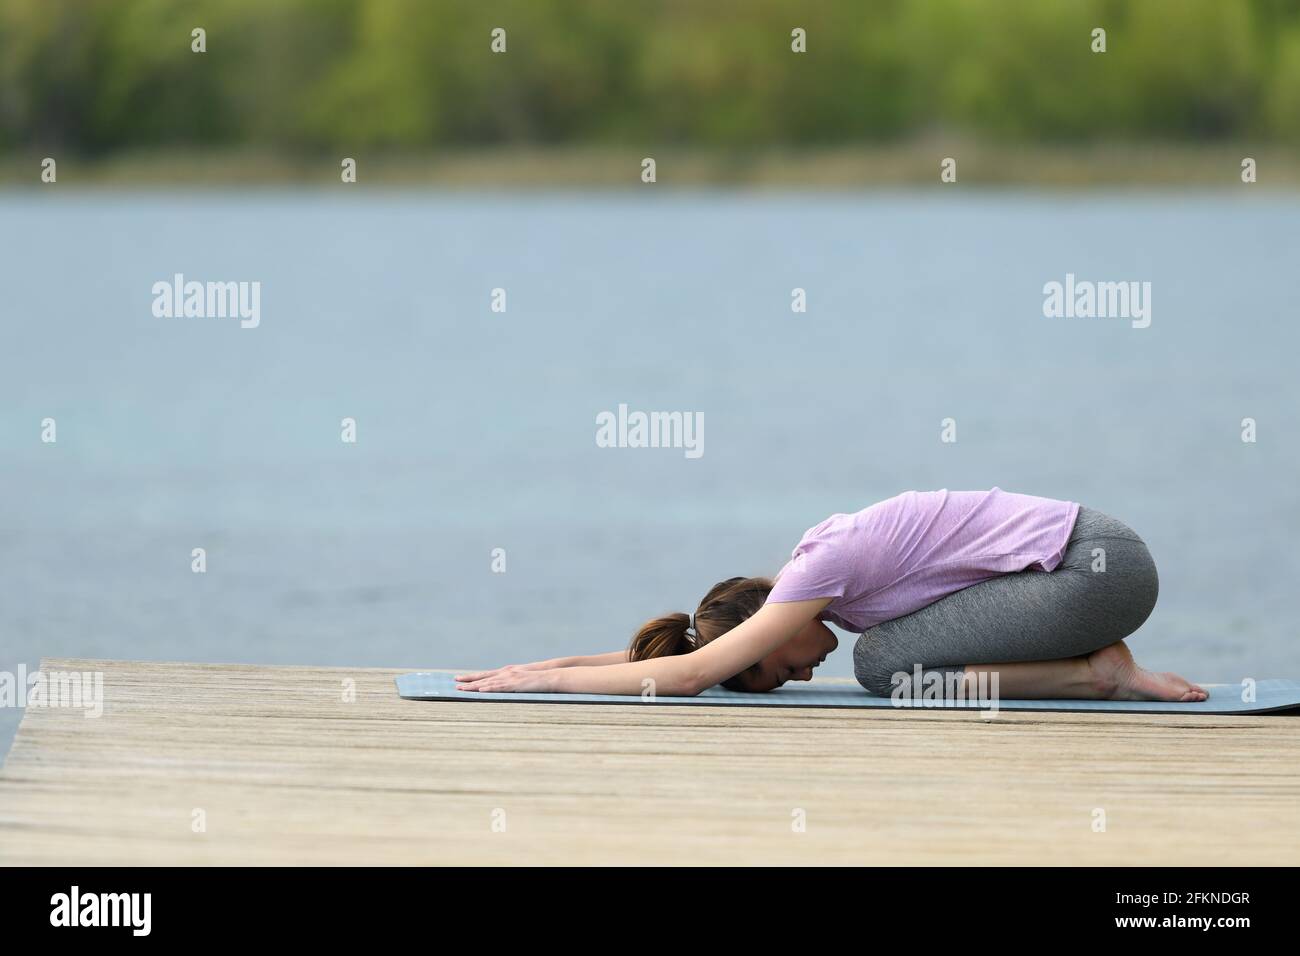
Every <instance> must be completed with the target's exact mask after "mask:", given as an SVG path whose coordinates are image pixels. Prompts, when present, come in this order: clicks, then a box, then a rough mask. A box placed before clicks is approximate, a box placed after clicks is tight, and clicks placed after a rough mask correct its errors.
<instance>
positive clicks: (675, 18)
mask: <svg viewBox="0 0 1300 956" xmlns="http://www.w3.org/2000/svg"><path fill="white" fill-rule="evenodd" d="M195 27H203V28H204V29H205V30H206V31H207V52H206V53H194V52H191V49H190V31H191V30H193V29H194V28H195ZM494 27H503V28H505V29H506V31H507V36H508V41H507V42H508V50H507V52H506V53H505V54H494V53H492V52H491V51H490V49H489V42H490V32H491V30H492V29H493V28H494ZM795 27H802V28H803V29H805V30H806V31H807V38H808V39H807V42H808V52H807V53H806V54H796V53H793V52H791V49H790V42H791V30H792V29H793V28H795ZM1096 27H1102V28H1104V29H1105V30H1106V33H1107V52H1105V53H1094V52H1093V51H1092V49H1091V44H1092V37H1091V33H1092V30H1093V29H1094V28H1096ZM1297 91H1300V2H1296V0H1131V2H1125V0H873V2H866V0H820V2H810V3H793V2H789V0H711V2H707V3H704V2H698V0H643V2H638V3H628V2H623V0H548V2H541V0H493V2H490V3H489V2H485V0H5V2H4V3H3V5H0V144H3V145H5V146H7V147H9V148H37V147H54V146H61V147H66V148H73V149H78V150H81V151H84V152H87V153H105V152H111V151H116V150H123V149H143V148H153V147H159V146H199V147H201V146H206V145H213V144H217V145H233V146H244V145H251V146H256V147H265V148H270V149H287V150H297V149H303V150H310V149H320V148H336V149H345V150H346V149H355V148H363V147H387V148H394V149H428V148H439V147H444V148H445V147H456V146H475V145H483V144H493V143H551V142H565V143H597V144H627V145H637V146H640V145H643V144H647V143H656V144H659V143H689V144H698V145H713V146H728V147H729V146H749V145H756V144H758V145H781V146H797V145H825V144H835V143H854V142H862V141H870V140H877V141H878V140H892V139H898V138H902V137H906V136H912V135H917V134H924V133H926V132H928V131H930V130H933V129H947V130H954V131H958V132H963V133H970V134H974V135H982V136H990V137H998V138H1001V139H1004V140H1010V141H1013V142H1014V141H1018V140H1038V141H1087V140H1099V139H1117V138H1124V139H1134V138H1136V139H1144V138H1150V139H1184V140H1211V139H1222V138H1225V137H1229V136H1236V135H1249V136H1252V137H1262V138H1266V139H1276V140H1288V139H1300V92H1297Z"/></svg>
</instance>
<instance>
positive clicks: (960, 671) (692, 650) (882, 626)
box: [456, 488, 1208, 702]
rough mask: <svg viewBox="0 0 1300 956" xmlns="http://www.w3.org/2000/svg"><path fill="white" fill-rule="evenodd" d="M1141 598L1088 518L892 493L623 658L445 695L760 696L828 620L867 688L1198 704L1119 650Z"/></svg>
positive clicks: (1110, 525) (519, 671)
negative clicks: (770, 575)
mask: <svg viewBox="0 0 1300 956" xmlns="http://www.w3.org/2000/svg"><path fill="white" fill-rule="evenodd" d="M1158 590H1159V581H1158V579H1157V577H1156V569H1155V564H1154V563H1153V562H1152V560H1151V555H1150V554H1149V553H1148V552H1147V548H1146V545H1145V544H1143V543H1142V539H1141V538H1139V537H1138V536H1137V535H1136V534H1135V533H1134V532H1133V531H1132V530H1131V529H1130V528H1128V527H1127V526H1126V525H1124V524H1122V523H1120V522H1119V521H1116V520H1115V519H1114V518H1110V517H1108V516H1106V515H1104V514H1101V513H1100V512H1097V511H1093V510H1091V509H1089V508H1084V507H1081V506H1080V505H1078V504H1077V503H1074V502H1069V501H1057V500H1054V499H1051V498H1038V497H1034V496H1031V495H1019V494H1011V493H1008V492H1004V491H1002V490H1001V489H999V488H993V489H992V490H990V491H952V492H950V491H946V490H944V491H932V492H916V491H909V492H905V493H904V494H901V495H898V496H896V497H894V498H890V499H888V500H886V501H882V502H879V503H878V504H874V505H872V506H871V507H869V508H865V509H863V510H862V511H859V512H857V513H855V514H835V515H831V516H830V517H829V518H827V519H826V520H825V521H823V522H821V523H820V524H818V525H815V526H814V527H812V528H809V529H808V531H807V532H806V533H805V534H804V536H803V538H802V540H800V542H799V544H798V546H797V547H796V548H795V549H794V552H793V554H792V556H791V559H790V561H789V562H788V563H787V564H786V565H785V567H784V568H782V570H781V573H780V574H779V575H777V578H776V580H775V581H771V580H768V579H767V578H730V579H728V580H726V581H723V582H721V583H719V584H716V585H714V587H713V588H712V590H710V591H709V593H708V594H706V595H705V596H704V600H702V601H701V602H700V605H699V607H698V608H697V609H696V611H695V614H694V616H693V617H692V616H689V615H686V614H669V615H666V616H664V617H660V618H656V619H654V620H652V621H649V622H648V623H646V624H645V625H644V626H643V627H642V628H641V629H640V631H638V632H637V634H636V636H635V637H634V638H633V639H632V643H631V646H630V647H629V648H628V649H627V650H626V651H615V652H612V653H610V654H599V655H595V656H591V657H568V658H557V659H554V660H547V661H540V662H538V663H535V664H525V665H522V666H518V665H512V666H508V667H502V668H497V669H495V670H489V671H480V672H477V673H472V674H461V675H457V678H456V680H457V688H458V689H460V690H468V691H495V692H500V691H544V692H554V693H575V694H628V695H639V694H641V693H643V692H644V691H645V690H646V689H647V688H648V687H650V686H653V692H654V693H656V694H664V695H668V696H693V695H695V694H698V693H700V692H701V691H703V690H705V689H707V688H709V687H712V686H714V685H716V684H722V685H723V686H725V687H727V688H730V689H732V690H741V691H768V690H772V689H774V688H776V687H780V686H781V685H782V684H784V683H785V682H786V681H790V680H811V679H812V672H813V670H814V669H815V668H816V667H817V666H818V665H819V664H820V663H822V662H823V661H824V660H825V659H826V655H828V654H829V653H830V652H831V651H833V650H835V648H836V647H837V646H838V645H839V641H838V640H836V638H835V635H834V634H832V633H831V630H830V628H828V627H827V626H826V625H825V624H824V623H823V622H824V621H830V622H831V623H832V624H835V625H836V626H838V627H841V628H844V629H845V630H849V631H855V632H858V633H860V634H861V636H860V637H859V638H858V641H857V644H856V645H855V647H854V650H853V664H854V673H855V675H856V676H857V678H858V681H859V683H861V684H862V686H863V687H864V688H866V690H867V691H869V692H870V693H872V694H879V695H890V694H895V695H898V694H902V693H903V692H905V691H906V690H907V689H908V688H913V687H919V686H922V685H925V686H928V687H931V688H934V687H942V688H944V693H943V694H942V695H941V696H957V695H962V696H969V697H975V696H976V692H975V691H976V688H980V689H983V688H984V687H986V686H988V685H989V684H990V682H991V681H992V680H994V679H995V680H996V684H992V686H995V687H996V688H997V693H998V695H999V696H1001V697H1004V698H1008V699H1016V698H1019V699H1029V698H1052V699H1060V698H1077V699H1108V698H1109V699H1117V700H1118V699H1123V700H1166V701H1189V702H1190V701H1200V700H1205V699H1206V697H1207V696H1208V695H1207V693H1206V691H1205V690H1204V689H1203V688H1201V687H1198V686H1197V685H1195V684H1192V683H1190V682H1188V681H1186V680H1184V679H1183V678H1182V677H1179V676H1178V675H1177V674H1168V673H1162V674H1157V673H1152V672H1150V671H1147V670H1143V669H1142V668H1140V667H1138V666H1137V664H1136V663H1135V662H1134V660H1133V655H1132V654H1131V653H1129V650H1128V647H1127V646H1125V644H1124V642H1123V639H1124V638H1125V637H1127V636H1128V635H1129V634H1132V633H1133V632H1134V631H1136V630H1137V629H1138V627H1140V626H1141V625H1142V622H1143V621H1145V620H1146V619H1147V616H1148V615H1149V614H1150V613H1151V609H1152V608H1153V607H1154V606H1155V603H1156V594H1157V591H1158ZM994 675H996V677H995V676H994ZM918 678H919V680H918Z"/></svg>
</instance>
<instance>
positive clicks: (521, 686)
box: [456, 598, 830, 697]
mask: <svg viewBox="0 0 1300 956" xmlns="http://www.w3.org/2000/svg"><path fill="white" fill-rule="evenodd" d="M828 603H830V599H829V598H817V599H816V600H812V601H793V602H789V603H780V604H765V605H763V607H761V608H759V610H758V612H757V613H756V614H755V615H754V616H753V617H751V618H749V620H747V621H745V622H744V623H742V624H741V625H739V626H738V627H735V628H733V629H732V630H730V631H728V632H727V633H726V634H723V635H722V636H721V637H719V638H718V639H716V640H713V641H710V642H709V643H708V644H706V645H704V646H703V647H701V648H700V649H699V650H697V651H692V652H691V653H689V654H678V655H675V656H671V657H656V658H653V659H652V660H647V661H630V662H627V663H622V664H606V665H603V666H594V667H593V666H577V667H560V668H552V669H548V670H522V669H520V670H514V671H499V672H493V673H489V674H488V675H487V676H484V677H478V678H476V675H473V674H461V675H457V678H456V687H457V689H458V690H470V691H489V692H498V693H499V692H527V691H541V692H545V693H556V694H619V695H627V696H638V695H640V694H642V693H643V692H644V691H646V690H647V689H650V690H651V691H652V693H654V694H662V695H663V696H665V697H694V696H695V695H696V694H698V693H700V692H701V691H703V690H707V689H708V688H710V687H713V686H714V685H715V684H720V683H721V682H722V681H724V680H727V679H728V678H730V677H734V676H735V675H737V674H739V673H740V672H741V671H743V670H745V669H746V668H747V667H749V666H750V665H751V664H756V663H758V662H759V661H761V660H762V659H763V658H764V657H766V656H767V655H768V654H770V653H772V651H774V650H776V649H777V648H778V647H780V646H781V645H782V644H784V643H785V642H786V641H788V640H790V639H791V638H793V637H794V636H795V635H796V634H798V633H799V631H800V629H802V628H803V626H804V625H805V624H807V623H808V622H809V621H811V620H812V619H813V618H815V617H816V616H817V615H818V614H819V613H820V612H821V610H822V608H824V607H825V606H826V605H827V604H828ZM647 682H649V683H647Z"/></svg>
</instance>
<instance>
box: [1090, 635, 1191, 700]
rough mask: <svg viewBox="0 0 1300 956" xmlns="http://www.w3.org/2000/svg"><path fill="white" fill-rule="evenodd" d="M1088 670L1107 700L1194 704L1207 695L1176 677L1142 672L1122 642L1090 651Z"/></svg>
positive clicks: (1189, 682) (1186, 681)
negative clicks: (1165, 701) (1164, 701)
mask: <svg viewBox="0 0 1300 956" xmlns="http://www.w3.org/2000/svg"><path fill="white" fill-rule="evenodd" d="M1088 667H1089V668H1090V669H1091V671H1092V675H1093V679H1094V680H1095V681H1096V682H1097V687H1098V690H1099V691H1100V692H1101V695H1102V696H1103V697H1105V698H1107V699H1109V700H1172V701H1183V702H1186V703H1194V702H1196V701H1199V700H1206V699H1207V698H1208V697H1209V696H1210V695H1209V692H1208V691H1206V690H1205V688H1203V687H1198V686H1197V685H1196V684H1193V683H1192V682H1191V681H1188V680H1186V679H1184V678H1182V677H1179V676H1178V675H1177V674H1170V673H1167V672H1166V673H1160V674H1157V673H1155V672H1154V671H1148V670H1143V669H1142V668H1141V667H1138V665H1137V661H1135V660H1133V652H1132V651H1130V650H1129V649H1128V645H1127V644H1125V643H1124V642H1123V641H1120V642H1119V643H1117V644H1111V645H1110V646H1109V647H1103V648H1102V649H1101V650H1099V651H1093V652H1092V653H1091V654H1089V655H1088Z"/></svg>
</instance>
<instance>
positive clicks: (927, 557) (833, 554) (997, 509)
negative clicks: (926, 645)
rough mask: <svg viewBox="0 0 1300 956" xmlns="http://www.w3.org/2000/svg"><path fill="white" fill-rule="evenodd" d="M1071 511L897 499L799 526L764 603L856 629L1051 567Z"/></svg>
mask: <svg viewBox="0 0 1300 956" xmlns="http://www.w3.org/2000/svg"><path fill="white" fill-rule="evenodd" d="M1078 513H1079V505H1078V504H1077V503H1076V502H1071V501H1057V500H1055V499H1052V498H1036V497H1034V496H1032V495H1017V494H1011V493H1009V492H1006V491H1002V490H1001V489H1000V488H993V489H992V490H990V491H947V490H943V491H906V492H904V493H903V494H901V495H898V496H896V497H894V498H889V499H888V500H886V501H881V502H879V503H878V504H874V505H872V506H871V507H869V508H864V509H863V510H861V511H858V512H856V513H854V514H847V515H846V514H834V515H831V516H830V517H829V518H827V519H826V520H825V521H823V522H822V523H821V524H818V525H814V526H813V527H811V528H809V529H808V530H807V531H806V532H805V533H804V536H803V538H802V539H801V540H800V542H799V544H798V545H797V546H796V547H795V549H794V553H793V554H792V555H791V558H790V560H789V561H788V562H787V563H786V565H785V567H784V568H782V569H781V573H780V574H779V575H777V580H776V586H775V587H774V588H773V589H772V593H771V594H770V595H769V596H768V599H767V600H768V602H769V603H778V602H783V601H806V600H810V599H812V598H822V597H828V598H831V599H832V600H831V603H830V604H828V605H827V606H826V609H825V610H824V611H823V612H822V614H821V617H822V619H823V620H827V621H830V622H831V623H832V624H835V625H838V626H839V627H842V628H844V629H845V630H848V631H864V630H866V629H867V628H869V627H874V626H875V625H877V624H879V623H881V622H882V621H890V620H893V619H894V618H896V617H902V616H903V615H904V614H911V613H912V612H913V611H916V610H919V609H921V608H923V607H925V606H926V605H927V604H933V603H934V602H935V601H937V600H939V599H940V598H942V597H946V596H947V595H949V594H952V593H953V592H954V591H960V590H961V589H962V588H968V587H970V586H971V585H972V584H978V583H979V582H980V581H985V580H987V579H989V578H993V577H997V576H998V575H1000V574H1007V573H1010V572H1013V571H1024V570H1027V569H1033V570H1040V571H1052V570H1054V569H1055V568H1056V566H1057V565H1058V564H1060V563H1061V557H1062V555H1064V553H1065V547H1066V544H1067V543H1068V542H1069V540H1070V532H1071V531H1072V530H1073V529H1074V519H1075V517H1076V516H1077V515H1078Z"/></svg>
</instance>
